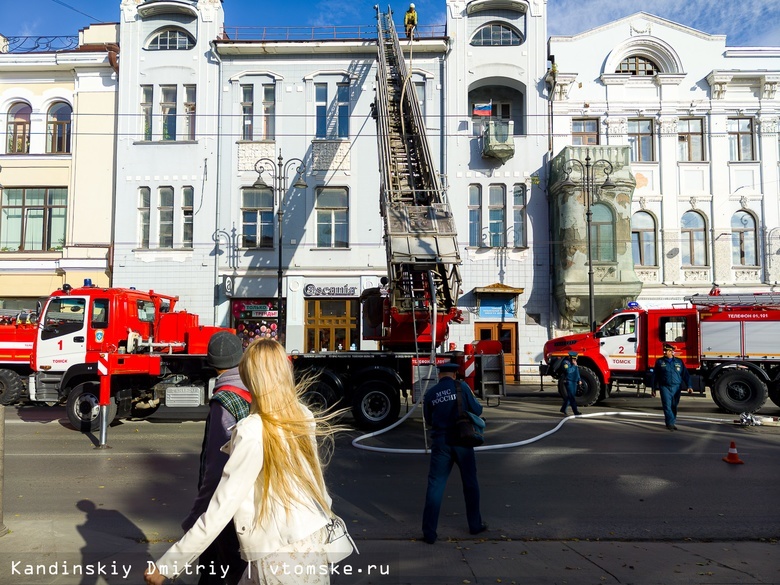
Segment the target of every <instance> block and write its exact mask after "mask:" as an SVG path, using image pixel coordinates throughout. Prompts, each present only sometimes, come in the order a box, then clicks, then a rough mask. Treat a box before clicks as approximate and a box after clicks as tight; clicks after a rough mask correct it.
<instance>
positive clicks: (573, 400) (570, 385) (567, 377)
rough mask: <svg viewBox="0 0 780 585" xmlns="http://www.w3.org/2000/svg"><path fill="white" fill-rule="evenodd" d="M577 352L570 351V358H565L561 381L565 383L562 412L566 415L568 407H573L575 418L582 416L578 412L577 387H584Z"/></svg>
mask: <svg viewBox="0 0 780 585" xmlns="http://www.w3.org/2000/svg"><path fill="white" fill-rule="evenodd" d="M577 355H578V354H577V352H576V351H570V352H569V356H568V357H565V358H563V364H562V365H561V367H562V368H563V375H562V376H561V381H562V382H563V389H564V393H563V406H562V407H561V412H562V413H563V414H566V407H567V406H571V410H572V412H573V413H574V415H575V416H579V415H580V411H579V410H577V387H578V386H582V380H581V379H580V368H579V366H577Z"/></svg>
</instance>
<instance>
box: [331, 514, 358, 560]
mask: <svg viewBox="0 0 780 585" xmlns="http://www.w3.org/2000/svg"><path fill="white" fill-rule="evenodd" d="M325 528H326V529H327V530H328V538H327V540H325V555H326V556H327V557H328V562H329V563H330V564H332V565H334V564H336V563H340V562H341V561H343V560H344V559H346V558H347V557H348V556H349V555H351V554H352V552H353V551H354V552H356V553H357V554H360V551H359V550H358V548H357V545H356V544H355V541H354V540H352V537H351V536H350V535H349V531H348V530H347V525H346V523H345V522H344V520H343V519H341V518H340V517H339V516H336V515H335V514H334V515H333V517H332V518H331V519H330V522H328V523H327V524H326V525H325Z"/></svg>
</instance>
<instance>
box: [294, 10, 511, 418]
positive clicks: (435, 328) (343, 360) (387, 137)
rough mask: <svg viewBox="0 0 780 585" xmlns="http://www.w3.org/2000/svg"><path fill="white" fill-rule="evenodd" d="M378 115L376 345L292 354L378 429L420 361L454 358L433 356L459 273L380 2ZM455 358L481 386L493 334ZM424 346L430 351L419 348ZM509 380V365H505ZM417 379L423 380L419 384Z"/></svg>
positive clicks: (421, 129)
mask: <svg viewBox="0 0 780 585" xmlns="http://www.w3.org/2000/svg"><path fill="white" fill-rule="evenodd" d="M377 45H378V55H377V75H376V88H377V89H376V101H375V110H374V111H375V113H376V124H377V141H378V152H379V172H380V213H381V215H382V218H383V222H384V238H385V246H386V250H387V270H388V275H387V277H386V278H383V286H382V287H377V288H374V289H369V290H366V291H363V293H362V295H361V301H362V313H363V320H364V325H368V329H370V331H368V332H367V331H366V329H367V328H366V327H364V338H365V339H369V340H376V341H378V342H379V345H380V348H381V349H380V350H377V351H348V352H338V353H332V354H328V353H323V354H293V355H292V359H293V364H294V366H295V368H296V369H301V370H313V371H315V372H316V373H317V374H318V376H319V380H320V383H319V387H318V389H317V390H316V392H319V394H320V396H319V399H320V400H321V401H322V402H323V403H326V404H332V403H334V401H340V402H341V403H342V404H346V405H349V406H351V408H352V413H353V415H354V417H355V420H356V423H357V425H358V426H360V427H362V428H366V429H375V428H381V427H385V426H387V425H389V424H390V423H392V422H393V421H394V420H395V419H396V418H397V417H398V414H399V411H400V405H401V396H402V395H403V396H409V392H410V391H412V392H413V391H414V386H415V384H416V382H415V379H416V377H419V376H418V374H417V372H419V371H420V368H419V367H418V366H424V365H426V364H427V365H430V364H433V363H436V362H441V361H450V360H451V359H452V358H453V356H452V355H447V356H442V355H439V356H436V355H435V351H436V348H437V347H438V346H440V345H441V344H442V343H444V342H445V341H446V338H447V334H448V331H449V324H450V323H452V322H459V321H460V320H461V319H462V317H461V312H460V310H459V309H458V308H457V300H458V295H459V294H460V287H461V278H460V274H459V271H458V265H459V264H460V255H459V252H458V242H457V233H456V230H455V221H454V218H453V215H452V211H451V209H450V206H449V203H448V201H447V198H446V194H445V191H444V189H443V187H442V185H441V182H440V180H439V176H438V174H437V173H436V170H435V168H434V162H433V156H432V154H431V151H430V147H429V145H428V139H427V136H426V133H425V123H424V119H423V116H422V112H421V110H420V106H419V103H418V102H417V99H416V96H415V92H414V87H413V86H412V84H411V83H410V76H409V72H408V69H407V66H406V62H405V61H404V54H403V52H402V49H401V44H400V42H399V40H398V35H397V33H396V30H395V26H394V24H393V20H392V12H391V11H390V10H388V11H387V13H382V12H380V10H379V8H378V7H377ZM464 350H465V352H457V355H456V356H455V359H457V360H459V361H460V362H461V364H462V368H461V370H462V371H461V374H462V376H463V377H464V379H465V380H466V382H467V383H469V384H470V385H471V387H472V388H474V386H475V384H476V385H477V388H476V390H477V392H478V393H481V392H480V390H481V388H480V386H481V385H483V384H484V383H485V382H486V380H484V379H483V377H482V376H480V375H478V373H479V372H480V370H481V368H480V367H479V366H480V362H481V360H482V359H483V358H485V356H487V355H492V356H495V355H500V354H501V344H500V342H497V341H481V342H479V343H477V344H473V345H467V346H466V347H465V348H464ZM421 352H424V355H421ZM500 375H501V380H502V381H503V367H502V369H501V374H500ZM417 383H419V380H418V382H417Z"/></svg>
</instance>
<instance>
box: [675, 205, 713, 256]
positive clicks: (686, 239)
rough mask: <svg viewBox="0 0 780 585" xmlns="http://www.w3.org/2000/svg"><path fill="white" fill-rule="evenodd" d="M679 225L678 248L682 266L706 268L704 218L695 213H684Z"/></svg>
mask: <svg viewBox="0 0 780 585" xmlns="http://www.w3.org/2000/svg"><path fill="white" fill-rule="evenodd" d="M681 224H682V233H681V241H680V244H681V245H680V248H681V250H682V264H683V266H706V265H707V231H706V227H707V226H706V222H705V221H704V218H703V217H702V216H701V214H699V213H697V212H695V211H686V212H685V213H684V214H683V216H682V222H681Z"/></svg>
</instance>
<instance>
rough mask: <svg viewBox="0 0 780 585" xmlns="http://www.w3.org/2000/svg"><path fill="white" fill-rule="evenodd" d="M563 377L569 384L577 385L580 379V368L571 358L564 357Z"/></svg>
mask: <svg viewBox="0 0 780 585" xmlns="http://www.w3.org/2000/svg"><path fill="white" fill-rule="evenodd" d="M563 379H564V381H565V382H566V384H567V386H571V385H572V384H573V385H574V386H575V387H576V386H577V383H578V382H579V381H580V368H579V366H575V365H574V364H573V363H571V360H570V359H569V358H564V360H563Z"/></svg>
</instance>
